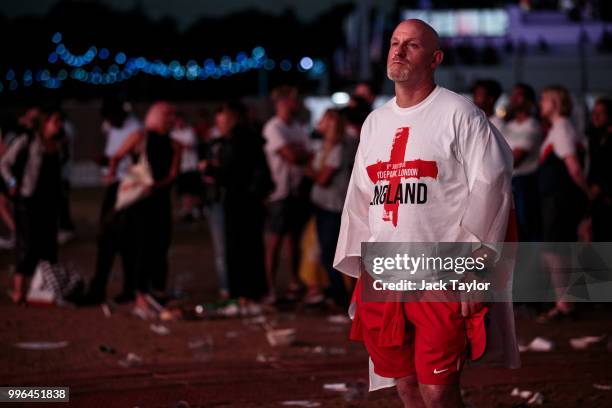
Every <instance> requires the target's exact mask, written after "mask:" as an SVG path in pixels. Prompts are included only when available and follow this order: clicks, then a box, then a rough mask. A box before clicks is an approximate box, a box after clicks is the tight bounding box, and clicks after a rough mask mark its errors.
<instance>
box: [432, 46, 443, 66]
mask: <svg viewBox="0 0 612 408" xmlns="http://www.w3.org/2000/svg"><path fill="white" fill-rule="evenodd" d="M442 60H444V52H443V51H442V50H435V51H434V53H433V60H432V61H431V66H432V68H434V69H435V68H437V67H438V66H439V65H440V64H442Z"/></svg>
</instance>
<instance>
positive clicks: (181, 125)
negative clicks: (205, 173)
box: [170, 113, 202, 221]
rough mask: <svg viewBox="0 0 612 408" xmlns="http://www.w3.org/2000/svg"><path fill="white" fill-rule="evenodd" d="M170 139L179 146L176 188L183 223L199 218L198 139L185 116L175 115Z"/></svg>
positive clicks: (200, 185)
mask: <svg viewBox="0 0 612 408" xmlns="http://www.w3.org/2000/svg"><path fill="white" fill-rule="evenodd" d="M170 137H172V139H173V140H174V141H176V142H177V143H178V144H180V145H181V152H182V153H181V172H180V174H179V176H178V178H177V180H176V187H177V192H178V195H179V197H180V198H181V211H180V213H181V217H182V218H183V220H185V221H191V220H193V219H198V218H200V211H199V207H200V204H201V203H200V201H201V200H200V196H201V195H202V181H201V176H200V172H199V171H198V150H197V149H198V138H197V135H196V132H195V129H194V128H193V127H192V126H190V125H189V124H188V123H187V120H186V119H185V115H183V114H182V113H179V114H177V116H176V124H175V127H174V129H173V130H172V132H171V133H170Z"/></svg>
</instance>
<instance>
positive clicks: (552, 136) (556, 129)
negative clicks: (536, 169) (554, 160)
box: [540, 117, 585, 162]
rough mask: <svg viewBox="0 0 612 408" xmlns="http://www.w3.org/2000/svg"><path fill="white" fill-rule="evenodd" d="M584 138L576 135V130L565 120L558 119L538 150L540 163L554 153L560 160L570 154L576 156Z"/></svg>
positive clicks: (583, 142)
mask: <svg viewBox="0 0 612 408" xmlns="http://www.w3.org/2000/svg"><path fill="white" fill-rule="evenodd" d="M584 145H585V140H584V136H583V135H581V134H580V133H578V131H577V130H576V128H575V127H574V126H573V125H572V123H571V122H570V121H569V119H567V118H564V117H562V118H559V119H558V120H557V121H555V122H554V123H553V124H552V127H551V128H550V130H549V131H548V134H547V135H546V138H545V139H544V143H542V147H541V148H540V161H541V162H542V161H544V160H545V159H546V156H548V155H549V154H550V153H552V152H554V153H555V154H556V155H557V157H558V158H560V159H561V160H563V159H565V158H566V157H567V156H570V155H572V154H577V148H578V146H584Z"/></svg>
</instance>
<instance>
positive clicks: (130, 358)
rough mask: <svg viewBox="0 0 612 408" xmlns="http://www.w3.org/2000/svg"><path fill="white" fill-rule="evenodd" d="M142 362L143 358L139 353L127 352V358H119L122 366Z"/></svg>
mask: <svg viewBox="0 0 612 408" xmlns="http://www.w3.org/2000/svg"><path fill="white" fill-rule="evenodd" d="M141 363H142V358H140V356H139V355H138V354H135V353H127V355H126V356H125V358H123V359H121V360H119V365H120V366H121V367H125V368H127V367H134V366H137V365H139V364H141Z"/></svg>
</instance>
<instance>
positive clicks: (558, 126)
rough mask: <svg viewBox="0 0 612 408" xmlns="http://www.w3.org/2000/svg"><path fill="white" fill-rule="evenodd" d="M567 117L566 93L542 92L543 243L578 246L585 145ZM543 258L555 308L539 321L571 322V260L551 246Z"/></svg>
mask: <svg viewBox="0 0 612 408" xmlns="http://www.w3.org/2000/svg"><path fill="white" fill-rule="evenodd" d="M571 113H572V100H571V97H570V94H569V92H568V90H567V89H566V88H564V87H563V86H560V85H553V86H548V87H546V88H544V89H543V90H542V95H541V97H540V114H541V115H542V117H543V118H544V119H546V120H548V122H549V123H550V124H551V128H550V130H549V131H548V134H547V135H546V138H545V139H544V142H543V143H542V147H541V148H540V167H539V172H538V178H539V189H540V201H541V217H542V241H544V242H576V241H577V240H578V224H579V223H580V220H581V219H582V217H583V216H584V213H585V210H586V206H587V200H588V199H589V198H590V194H591V193H590V189H589V186H588V183H587V180H586V177H585V175H584V173H583V167H582V166H583V164H582V162H583V159H584V153H585V145H586V143H585V141H586V139H585V137H584V135H582V134H580V133H579V132H578V131H577V130H576V128H575V127H574V125H573V124H572V123H571V122H570V120H569V117H570V115H571ZM542 256H543V258H544V263H545V265H546V267H547V268H548V270H549V271H550V273H551V280H552V283H553V286H554V288H555V291H556V294H557V303H556V305H555V307H553V308H552V309H551V310H549V311H548V312H547V313H545V314H544V315H542V316H540V318H539V320H540V321H541V322H543V321H550V320H558V319H559V318H563V317H568V316H571V315H572V314H573V311H574V307H573V304H572V303H569V302H568V301H567V299H566V298H565V297H564V293H565V292H566V289H567V286H568V282H566V277H567V274H566V273H565V272H563V271H564V270H565V269H564V268H567V267H568V266H570V265H571V259H570V257H568V256H567V253H565V252H564V251H563V249H562V248H555V247H554V246H551V247H547V248H545V251H543V253H542Z"/></svg>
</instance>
